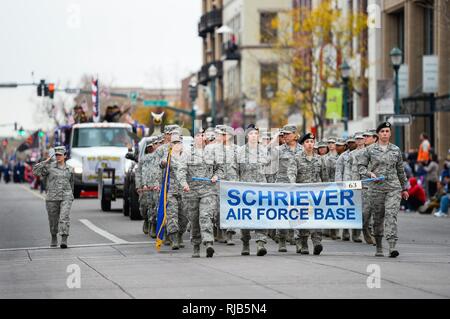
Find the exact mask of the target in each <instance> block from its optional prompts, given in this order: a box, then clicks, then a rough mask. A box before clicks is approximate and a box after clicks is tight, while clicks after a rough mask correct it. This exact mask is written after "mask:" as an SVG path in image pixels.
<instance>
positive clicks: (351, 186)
mask: <svg viewBox="0 0 450 319" xmlns="http://www.w3.org/2000/svg"><path fill="white" fill-rule="evenodd" d="M343 184H344V187H343V188H344V189H362V183H361V181H351V182H343Z"/></svg>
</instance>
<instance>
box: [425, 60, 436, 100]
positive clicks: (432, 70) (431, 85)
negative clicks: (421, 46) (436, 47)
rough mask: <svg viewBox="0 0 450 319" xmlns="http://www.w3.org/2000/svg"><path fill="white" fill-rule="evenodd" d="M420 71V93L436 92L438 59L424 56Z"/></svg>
mask: <svg viewBox="0 0 450 319" xmlns="http://www.w3.org/2000/svg"><path fill="white" fill-rule="evenodd" d="M422 71H423V74H422V82H423V83H422V92H423V93H435V92H437V91H438V86H439V58H438V57H437V56H436V55H424V56H423V60H422Z"/></svg>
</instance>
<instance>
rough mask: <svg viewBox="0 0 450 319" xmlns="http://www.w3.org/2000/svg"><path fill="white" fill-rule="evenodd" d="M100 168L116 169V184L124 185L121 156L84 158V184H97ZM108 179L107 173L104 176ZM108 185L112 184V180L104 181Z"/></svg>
mask: <svg viewBox="0 0 450 319" xmlns="http://www.w3.org/2000/svg"><path fill="white" fill-rule="evenodd" d="M99 168H114V169H115V183H116V184H123V182H124V176H123V163H122V159H121V158H120V157H119V156H87V157H83V175H82V180H83V183H89V184H90V183H93V184H97V179H98V169H99ZM104 178H106V173H105V174H104ZM104 182H105V183H106V184H111V182H110V180H105V181H104Z"/></svg>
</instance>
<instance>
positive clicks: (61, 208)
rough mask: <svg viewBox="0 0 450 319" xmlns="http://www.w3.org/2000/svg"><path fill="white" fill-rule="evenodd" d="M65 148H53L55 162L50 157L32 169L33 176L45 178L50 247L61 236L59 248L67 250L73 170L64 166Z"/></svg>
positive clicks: (56, 243) (54, 245)
mask: <svg viewBox="0 0 450 319" xmlns="http://www.w3.org/2000/svg"><path fill="white" fill-rule="evenodd" d="M65 154H66V148H65V147H64V146H58V147H55V156H56V162H50V161H51V157H49V158H48V159H46V160H45V161H43V162H40V163H37V164H36V165H35V166H34V167H33V174H34V175H36V176H40V177H45V178H46V181H47V188H46V192H47V196H46V200H45V204H46V208H47V213H48V221H49V225H50V234H51V236H52V240H51V244H50V246H51V247H56V246H57V245H58V240H57V234H58V232H59V234H60V235H61V245H60V247H61V248H67V237H68V236H69V228H70V216H69V215H70V208H71V207H72V202H73V199H74V197H73V168H72V167H70V166H67V165H66V164H65V158H64V156H65Z"/></svg>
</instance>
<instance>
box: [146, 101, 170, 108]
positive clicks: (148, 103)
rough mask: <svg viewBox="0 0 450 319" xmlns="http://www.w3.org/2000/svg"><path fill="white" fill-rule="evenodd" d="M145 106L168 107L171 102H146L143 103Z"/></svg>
mask: <svg viewBox="0 0 450 319" xmlns="http://www.w3.org/2000/svg"><path fill="white" fill-rule="evenodd" d="M142 103H143V105H144V106H161V107H162V106H168V105H169V102H168V101H166V100H144V101H143V102H142Z"/></svg>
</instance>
